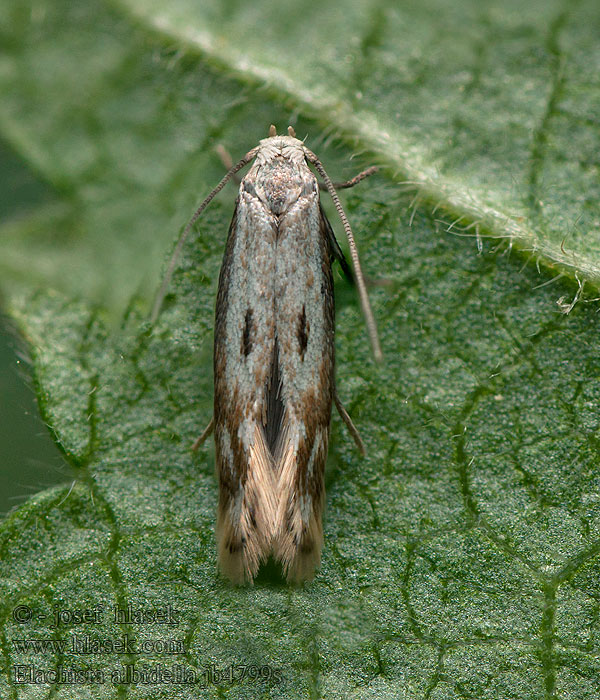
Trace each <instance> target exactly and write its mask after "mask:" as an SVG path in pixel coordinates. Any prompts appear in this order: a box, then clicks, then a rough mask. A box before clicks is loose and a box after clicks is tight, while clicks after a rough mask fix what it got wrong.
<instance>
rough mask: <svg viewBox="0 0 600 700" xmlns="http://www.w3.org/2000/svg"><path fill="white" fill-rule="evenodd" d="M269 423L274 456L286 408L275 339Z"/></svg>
mask: <svg viewBox="0 0 600 700" xmlns="http://www.w3.org/2000/svg"><path fill="white" fill-rule="evenodd" d="M266 402H267V416H266V417H267V422H266V424H265V426H264V429H265V437H266V440H267V446H268V448H269V450H270V452H271V454H274V451H275V445H276V444H277V439H278V437H279V434H280V432H281V426H282V424H283V414H284V406H283V400H282V398H281V373H280V371H279V342H278V340H277V337H275V346H274V349H273V358H272V360H271V371H270V372H269V375H268V378H267V386H266Z"/></svg>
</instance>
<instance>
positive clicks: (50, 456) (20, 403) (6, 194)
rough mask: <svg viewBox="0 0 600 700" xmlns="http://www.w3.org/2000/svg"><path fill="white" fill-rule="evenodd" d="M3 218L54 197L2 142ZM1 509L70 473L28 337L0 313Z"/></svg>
mask: <svg viewBox="0 0 600 700" xmlns="http://www.w3.org/2000/svg"><path fill="white" fill-rule="evenodd" d="M0 163H2V167H1V168H0V221H3V222H6V221H9V220H11V219H13V218H16V217H19V216H21V215H23V214H25V213H26V212H27V211H28V210H29V209H30V208H31V207H32V206H36V205H38V204H39V203H40V201H43V200H45V199H46V200H47V199H50V197H51V195H50V192H49V191H48V190H47V188H46V187H45V186H44V185H43V184H42V183H41V182H40V181H39V180H38V179H37V178H36V176H35V173H33V172H32V171H31V170H30V169H29V168H27V167H26V166H25V165H24V164H23V162H22V161H20V159H19V158H18V157H17V156H16V155H15V154H14V153H13V152H12V151H11V149H10V148H9V147H7V146H6V144H4V143H2V142H0ZM0 465H1V467H0V513H1V514H4V513H6V512H7V511H8V510H10V509H11V508H13V507H15V506H17V505H19V504H20V503H22V502H23V500H24V499H25V498H27V497H28V496H30V495H31V494H33V493H35V492H36V491H39V490H41V489H44V488H46V487H48V486H51V485H52V484H56V483H60V482H64V481H65V480H67V479H68V478H69V467H68V466H67V465H66V463H65V462H64V460H63V459H62V458H61V455H60V453H59V451H58V449H57V448H56V446H55V445H54V442H53V441H52V438H51V436H50V432H49V430H48V428H47V427H46V426H45V425H44V423H43V422H42V420H41V418H40V415H39V411H38V407H37V403H36V400H35V396H34V391H33V386H32V384H31V379H30V376H29V371H28V363H27V358H26V354H25V346H24V343H23V342H22V341H21V340H20V339H19V337H18V334H17V332H16V330H15V328H14V327H13V326H12V324H11V323H10V322H9V321H8V319H7V318H6V317H5V316H2V315H0Z"/></svg>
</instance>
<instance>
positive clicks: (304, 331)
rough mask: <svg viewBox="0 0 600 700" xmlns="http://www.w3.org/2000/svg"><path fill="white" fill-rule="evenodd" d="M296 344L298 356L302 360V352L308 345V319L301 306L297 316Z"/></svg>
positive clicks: (304, 351) (303, 352) (304, 309)
mask: <svg viewBox="0 0 600 700" xmlns="http://www.w3.org/2000/svg"><path fill="white" fill-rule="evenodd" d="M298 344H299V346H300V358H301V359H302V361H304V354H305V353H306V348H307V346H308V321H307V320H306V308H305V307H304V306H303V307H302V313H301V314H300V316H299V317H298Z"/></svg>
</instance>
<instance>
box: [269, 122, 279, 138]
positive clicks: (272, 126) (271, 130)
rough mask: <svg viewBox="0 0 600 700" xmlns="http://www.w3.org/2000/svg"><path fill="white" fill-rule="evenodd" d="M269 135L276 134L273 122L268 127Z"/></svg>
mask: <svg viewBox="0 0 600 700" xmlns="http://www.w3.org/2000/svg"><path fill="white" fill-rule="evenodd" d="M269 136H270V137H272V136H277V129H276V128H275V125H274V124H271V126H270V127H269Z"/></svg>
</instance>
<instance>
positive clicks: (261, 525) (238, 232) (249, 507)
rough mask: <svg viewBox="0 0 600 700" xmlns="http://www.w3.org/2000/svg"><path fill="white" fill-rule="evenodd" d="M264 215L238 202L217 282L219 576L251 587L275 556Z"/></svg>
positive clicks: (269, 256)
mask: <svg viewBox="0 0 600 700" xmlns="http://www.w3.org/2000/svg"><path fill="white" fill-rule="evenodd" d="M258 215H260V210H258V211H257V210H256V208H255V205H254V204H253V203H252V201H251V200H250V199H249V198H248V197H244V196H242V195H240V197H239V198H238V202H237V205H236V210H235V212H234V215H233V219H232V222H231V226H230V228H229V235H228V238H227V246H226V249H225V256H224V260H223V265H222V268H221V274H220V276H219V291H218V295H217V309H216V316H215V351H214V375H215V414H214V417H215V447H216V464H217V472H218V476H219V506H218V513H217V549H218V557H219V566H220V568H221V571H222V572H223V573H224V574H225V575H226V576H227V577H228V578H230V579H231V580H232V581H233V582H234V583H238V584H241V583H244V582H246V581H252V579H253V578H254V576H255V575H256V573H257V571H258V568H259V566H260V564H261V562H263V561H264V560H265V559H266V558H267V557H268V556H269V554H270V553H271V541H272V533H273V527H274V520H275V510H276V500H275V487H276V484H275V479H274V468H273V457H272V453H271V451H270V449H269V446H268V444H267V441H266V437H265V431H264V429H263V426H262V422H263V414H264V411H265V410H266V409H265V408H264V402H265V396H263V395H261V393H262V394H264V393H265V391H266V389H262V387H264V386H265V381H266V379H267V377H268V372H269V368H270V365H271V362H272V357H273V353H274V347H275V346H274V333H273V329H270V328H269V327H268V325H266V324H265V323H264V322H263V321H264V319H266V318H269V316H272V309H271V306H272V303H273V300H272V296H271V297H270V296H269V295H268V294H265V295H259V294H256V291H255V289H254V285H255V284H256V280H261V279H263V277H262V275H267V276H268V275H269V274H270V271H269V270H268V269H264V268H265V265H266V266H267V267H268V265H269V264H270V261H271V262H272V261H273V250H272V247H273V244H274V240H270V239H269V236H264V235H257V231H258V232H261V233H264V226H262V227H261V226H258V225H257V222H256V221H254V219H255V218H256V216H258ZM257 261H258V262H257ZM264 261H266V263H264ZM258 264H260V265H261V270H258V269H256V266H257V265H258ZM249 300H252V303H251V304H250V303H249ZM256 386H259V391H258V393H257V392H256V391H255V387H256Z"/></svg>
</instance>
